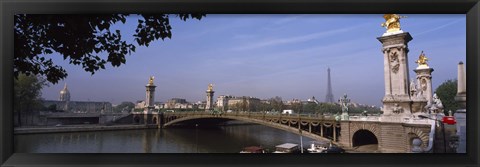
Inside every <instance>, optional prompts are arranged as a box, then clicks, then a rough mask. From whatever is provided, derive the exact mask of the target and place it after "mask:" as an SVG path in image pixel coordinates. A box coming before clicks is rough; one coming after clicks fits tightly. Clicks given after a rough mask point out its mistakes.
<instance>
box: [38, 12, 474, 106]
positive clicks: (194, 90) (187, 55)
mask: <svg viewBox="0 0 480 167" xmlns="http://www.w3.org/2000/svg"><path fill="white" fill-rule="evenodd" d="M382 16H383V15H382V14H375V15H373V14H372V15H214V14H211V15H207V17H205V18H203V19H202V20H200V21H198V20H187V21H186V22H184V21H181V20H180V19H178V18H171V20H170V21H171V22H170V23H171V25H172V33H173V35H172V39H166V40H165V41H162V40H160V41H156V42H154V43H152V44H151V45H150V46H149V47H137V51H136V52H135V53H133V54H131V55H129V56H127V61H126V64H124V65H122V66H120V67H118V68H114V67H111V66H107V69H106V70H102V71H98V72H97V73H96V74H95V75H93V76H92V75H90V73H87V72H85V71H83V69H82V68H81V66H74V65H70V64H68V63H67V62H66V61H64V60H63V58H61V56H59V55H57V54H53V55H48V56H47V57H53V58H54V61H55V62H57V63H58V64H59V65H62V66H63V67H64V68H65V69H66V70H67V72H68V73H69V76H68V78H67V79H65V80H63V81H60V82H59V83H58V84H56V85H53V84H50V86H49V87H46V88H44V90H43V98H44V99H49V100H55V99H58V97H59V91H60V90H61V89H62V88H63V85H64V83H67V84H68V86H69V90H70V93H71V98H72V100H78V101H87V100H90V101H110V102H112V103H113V104H118V103H120V102H122V101H132V102H135V101H136V100H143V99H144V98H145V85H146V84H147V82H148V77H149V76H150V75H153V76H155V84H156V85H157V88H156V93H155V101H166V100H168V99H170V98H173V97H179V98H185V99H187V101H191V102H195V101H199V100H205V95H206V93H205V90H206V89H207V86H208V84H209V83H213V84H214V90H215V91H216V92H215V98H216V97H217V96H218V95H234V96H254V97H258V98H270V97H273V96H280V97H282V98H283V99H284V100H291V99H293V98H297V99H307V98H310V97H312V96H315V97H316V98H317V99H318V100H320V101H324V100H325V95H326V91H327V68H328V67H330V69H331V77H332V88H333V94H334V98H335V99H338V98H340V96H341V95H343V94H344V93H347V94H348V95H349V97H350V98H351V99H352V101H354V102H357V103H363V104H370V105H377V106H380V105H381V99H382V98H383V96H384V91H385V89H384V78H383V54H382V52H381V43H380V42H379V41H378V40H377V39H376V38H377V37H380V36H381V35H382V34H383V33H384V32H385V28H384V27H381V26H380V24H381V23H382V22H384V19H383V17H382ZM405 16H407V17H408V18H405V19H402V20H401V26H402V30H403V31H405V32H409V33H410V34H411V35H412V37H413V40H412V41H411V42H410V43H409V49H410V52H409V54H408V55H409V70H410V72H411V73H410V77H411V78H413V77H414V76H415V74H414V72H413V69H414V68H415V67H416V64H415V63H414V61H415V60H416V59H417V58H418V55H419V54H420V52H421V51H422V50H423V51H424V52H425V54H426V56H427V57H428V58H429V59H430V61H429V65H430V67H432V68H434V70H435V71H434V72H433V74H432V75H433V78H432V80H433V88H434V89H435V88H436V87H437V86H438V85H440V84H441V83H442V82H444V81H445V80H448V79H455V78H456V75H457V64H458V62H459V61H463V62H465V59H466V56H465V55H466V27H465V26H466V21H465V15H414V14H406V15H405ZM137 19H138V18H137V17H136V16H132V17H130V18H128V20H127V23H126V24H120V25H116V26H114V28H115V29H119V30H121V32H122V34H123V35H122V37H124V38H125V39H127V41H133V38H132V37H131V35H132V34H133V33H134V31H135V26H136V24H137Z"/></svg>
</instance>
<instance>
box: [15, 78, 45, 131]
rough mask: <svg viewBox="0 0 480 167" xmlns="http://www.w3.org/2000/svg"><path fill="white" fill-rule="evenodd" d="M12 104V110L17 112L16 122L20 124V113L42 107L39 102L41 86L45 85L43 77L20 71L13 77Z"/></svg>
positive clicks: (26, 112) (27, 112)
mask: <svg viewBox="0 0 480 167" xmlns="http://www.w3.org/2000/svg"><path fill="white" fill-rule="evenodd" d="M13 82H14V100H13V101H14V104H13V110H14V112H17V114H18V123H19V124H20V125H21V116H22V114H30V113H31V112H33V111H35V110H38V109H41V108H44V106H43V105H42V102H41V96H42V92H41V91H42V88H43V87H44V86H47V82H46V81H45V79H43V78H41V77H39V76H34V75H30V76H29V75H26V74H22V73H20V74H19V76H18V77H17V78H16V79H14V81H13Z"/></svg>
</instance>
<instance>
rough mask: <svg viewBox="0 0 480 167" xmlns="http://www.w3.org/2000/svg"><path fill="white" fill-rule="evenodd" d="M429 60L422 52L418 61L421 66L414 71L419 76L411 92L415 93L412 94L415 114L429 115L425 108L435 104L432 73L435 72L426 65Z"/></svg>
mask: <svg viewBox="0 0 480 167" xmlns="http://www.w3.org/2000/svg"><path fill="white" fill-rule="evenodd" d="M427 60H428V59H427V58H426V57H425V54H424V53H423V51H422V53H421V54H420V56H419V59H418V60H417V61H416V62H417V63H418V64H419V65H418V67H417V68H415V69H414V70H413V71H415V73H416V75H417V78H416V83H417V84H415V85H411V86H410V90H414V92H415V93H414V94H411V99H412V101H413V104H412V113H413V114H422V113H427V112H428V111H427V109H425V106H427V104H432V103H433V100H432V99H433V97H432V95H433V89H432V72H433V71H434V70H433V68H430V67H429V66H428V64H427V63H426V61H427ZM420 61H422V63H420ZM412 86H413V87H412Z"/></svg>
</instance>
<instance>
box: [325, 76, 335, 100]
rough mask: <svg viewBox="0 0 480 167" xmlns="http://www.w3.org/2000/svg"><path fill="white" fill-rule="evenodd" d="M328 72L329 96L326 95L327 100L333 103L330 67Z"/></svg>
mask: <svg viewBox="0 0 480 167" xmlns="http://www.w3.org/2000/svg"><path fill="white" fill-rule="evenodd" d="M327 72H328V87H327V96H326V97H325V102H327V103H333V102H335V101H334V100H333V94H332V82H331V80H330V68H328V69H327Z"/></svg>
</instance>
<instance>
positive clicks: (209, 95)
mask: <svg viewBox="0 0 480 167" xmlns="http://www.w3.org/2000/svg"><path fill="white" fill-rule="evenodd" d="M206 93H207V104H206V105H205V111H210V110H212V109H213V93H215V91H213V85H212V84H209V85H208V89H207V92H206Z"/></svg>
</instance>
